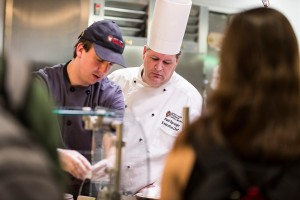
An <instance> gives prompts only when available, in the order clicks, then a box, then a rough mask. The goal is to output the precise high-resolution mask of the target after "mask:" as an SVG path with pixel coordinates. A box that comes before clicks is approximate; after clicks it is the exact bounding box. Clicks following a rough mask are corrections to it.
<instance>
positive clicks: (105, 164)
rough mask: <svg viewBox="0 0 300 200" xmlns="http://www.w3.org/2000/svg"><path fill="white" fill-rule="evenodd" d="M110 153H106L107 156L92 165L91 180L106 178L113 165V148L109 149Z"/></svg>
mask: <svg viewBox="0 0 300 200" xmlns="http://www.w3.org/2000/svg"><path fill="white" fill-rule="evenodd" d="M110 152H111V153H109V154H107V158H106V159H103V160H100V161H99V162H97V163H96V164H94V165H93V166H92V177H91V179H92V180H93V181H99V180H103V179H107V178H108V175H109V173H108V172H109V170H110V169H112V168H113V167H114V164H115V157H116V156H115V150H114V149H111V151H110Z"/></svg>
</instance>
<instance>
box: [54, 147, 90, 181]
mask: <svg viewBox="0 0 300 200" xmlns="http://www.w3.org/2000/svg"><path fill="white" fill-rule="evenodd" d="M57 152H58V155H59V159H60V163H61V166H62V168H63V170H65V171H66V172H69V173H70V174H71V175H72V176H74V177H75V178H78V179H81V180H83V179H85V178H86V176H87V175H88V173H89V172H90V171H91V168H92V167H91V164H90V162H89V161H88V160H87V159H86V158H85V157H84V156H83V155H81V154H80V153H79V152H78V151H74V150H69V149H58V150H57Z"/></svg>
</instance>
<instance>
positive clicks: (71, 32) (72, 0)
mask: <svg viewBox="0 0 300 200" xmlns="http://www.w3.org/2000/svg"><path fill="white" fill-rule="evenodd" d="M269 1H270V7H273V8H276V9H279V10H280V11H282V12H283V13H284V14H285V15H286V16H287V17H288V18H289V20H290V21H291V23H292V25H293V27H294V29H295V32H296V34H297V37H298V38H299V39H300V24H299V23H300V15H298V13H297V11H296V9H297V8H299V7H300V1H298V0H285V1H282V0H269ZM192 2H193V6H192V10H191V13H190V17H189V21H188V26H187V29H186V32H185V36H184V41H183V44H182V58H181V60H180V63H179V65H178V67H177V69H176V71H177V72H178V73H179V74H181V75H182V76H183V77H185V78H186V79H187V80H189V81H190V82H191V83H192V84H193V85H194V86H195V87H196V88H197V89H198V90H199V91H200V93H202V94H203V95H204V96H205V94H206V92H209V89H210V87H209V85H210V82H211V78H212V72H213V70H214V69H215V68H216V66H217V65H218V50H219V46H220V42H221V39H222V33H223V32H224V29H225V28H226V26H227V24H228V22H229V20H230V17H231V16H232V15H233V14H234V13H235V12H238V11H240V10H243V9H247V8H250V7H256V6H263V4H262V2H261V0H243V1H236V0H192ZM154 4H155V0H43V1H41V0H26V1H24V0H0V51H1V52H0V53H2V51H3V49H4V51H8V50H9V51H10V52H13V53H16V54H17V53H18V54H22V55H23V56H25V57H26V58H27V59H28V60H29V61H30V63H31V66H32V67H33V68H34V69H37V68H42V67H44V66H46V65H48V66H51V65H53V64H56V63H64V62H66V61H68V60H70V59H72V53H73V46H74V45H75V43H76V41H77V37H78V35H79V34H80V33H81V31H82V30H84V28H86V27H87V26H88V25H90V24H91V23H93V22H94V21H97V20H101V19H113V20H114V21H116V22H117V24H119V26H120V27H121V30H122V33H123V36H124V39H125V41H126V44H127V45H126V48H125V51H124V56H125V61H126V64H127V66H128V67H132V66H139V65H140V64H141V63H142V48H143V45H144V44H147V35H148V33H149V31H150V29H151V27H150V25H149V24H151V18H152V14H153V9H154ZM274 42H275V41H274ZM118 68H119V66H116V67H114V69H118Z"/></svg>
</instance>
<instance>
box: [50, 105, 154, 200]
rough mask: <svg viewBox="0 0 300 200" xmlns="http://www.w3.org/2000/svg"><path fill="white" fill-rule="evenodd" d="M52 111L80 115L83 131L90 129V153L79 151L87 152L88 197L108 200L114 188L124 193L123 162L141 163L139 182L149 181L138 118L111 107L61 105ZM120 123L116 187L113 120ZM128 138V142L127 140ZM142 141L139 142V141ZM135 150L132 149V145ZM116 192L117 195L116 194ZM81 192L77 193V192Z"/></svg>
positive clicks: (126, 178) (124, 163) (113, 192)
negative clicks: (119, 163)
mask: <svg viewBox="0 0 300 200" xmlns="http://www.w3.org/2000/svg"><path fill="white" fill-rule="evenodd" d="M53 113H54V114H56V115H60V116H64V115H68V116H69V115H74V116H82V120H83V125H84V127H85V129H86V130H90V131H91V132H92V138H91V142H92V145H91V150H90V152H83V151H79V152H80V153H82V154H85V155H87V154H89V155H91V164H92V169H93V170H92V173H91V174H90V175H89V177H88V178H87V179H86V180H84V181H83V182H82V183H85V182H86V181H87V180H89V181H90V186H89V187H90V189H89V191H90V194H89V196H91V197H95V198H96V199H97V200H98V199H112V195H116V191H115V190H114V189H115V188H118V189H119V191H117V193H118V194H126V195H127V194H128V192H127V191H126V190H124V189H123V185H124V183H127V181H130V180H128V179H130V174H128V166H127V165H126V163H128V162H131V161H132V160H134V161H136V162H140V163H142V165H143V167H142V169H141V170H142V173H141V178H140V179H141V182H143V183H145V184H146V183H147V182H148V180H149V159H148V151H147V141H146V138H145V134H144V131H143V130H142V126H141V124H140V123H139V120H138V119H136V118H135V117H134V116H133V115H132V114H131V113H130V112H125V113H124V112H119V111H114V110H111V109H107V108H103V107H97V108H96V109H91V108H77V107H72V108H70V107H64V108H55V109H54V110H53ZM116 122H118V123H121V124H122V130H121V132H122V142H123V143H124V145H123V147H122V150H121V151H122V155H121V166H120V168H121V169H120V170H121V178H120V180H119V183H120V185H119V187H116V183H117V182H116V180H115V175H116V169H117V161H116V158H117V152H118V149H117V147H116V143H117V141H116V129H115V123H116ZM128 141H130V143H129V142H128ZM141 141H142V142H141ZM137 147H138V148H139V151H138V152H137V151H136V148H137ZM118 194H117V195H118ZM80 195H81V193H80Z"/></svg>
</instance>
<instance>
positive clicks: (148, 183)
mask: <svg viewBox="0 0 300 200" xmlns="http://www.w3.org/2000/svg"><path fill="white" fill-rule="evenodd" d="M191 5H192V2H191V1H190V0H187V1H181V2H178V1H167V0H161V1H156V4H155V8H154V16H153V20H152V27H151V34H150V42H149V45H145V46H144V49H143V55H142V56H143V63H142V65H141V66H140V67H130V68H127V69H120V70H117V71H114V72H112V73H111V74H110V75H109V76H108V77H109V78H110V79H111V80H112V81H114V82H116V83H117V84H119V85H120V86H121V88H122V91H123V93H124V97H125V105H126V108H125V113H130V114H131V115H132V116H133V117H134V118H135V119H136V120H137V121H138V122H139V123H140V125H141V126H131V127H127V128H128V129H126V130H124V135H125V137H124V138H125V139H124V140H125V151H124V159H123V161H124V162H123V171H122V180H121V182H122V184H121V185H122V189H123V191H124V192H125V193H131V194H136V193H141V195H144V196H147V197H149V198H159V193H160V180H161V175H162V170H163V167H164V162H165V157H166V155H167V153H168V152H169V150H170V149H171V148H172V145H173V142H174V141H175V138H176V137H177V135H178V133H179V132H180V131H181V130H182V126H183V120H184V119H183V108H184V107H189V110H190V117H189V118H190V119H191V120H194V119H196V118H197V117H199V116H200V114H201V109H202V97H201V95H200V93H199V92H198V90H197V89H196V88H195V87H194V86H193V85H192V84H191V83H189V82H188V81H187V80H186V79H184V78H183V77H182V76H180V75H179V74H177V73H176V72H175V69H176V67H177V65H178V63H179V60H180V54H181V44H182V40H183V35H184V32H185V29H186V25H187V21H188V16H189V13H190V8H191ZM171 21H176V22H177V23H171ZM126 117H128V116H127V115H125V117H124V120H125V121H126ZM125 128H126V127H125ZM141 132H143V133H141ZM145 148H146V149H145Z"/></svg>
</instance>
